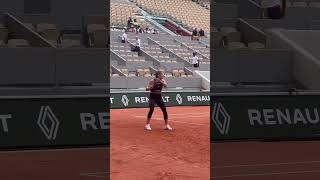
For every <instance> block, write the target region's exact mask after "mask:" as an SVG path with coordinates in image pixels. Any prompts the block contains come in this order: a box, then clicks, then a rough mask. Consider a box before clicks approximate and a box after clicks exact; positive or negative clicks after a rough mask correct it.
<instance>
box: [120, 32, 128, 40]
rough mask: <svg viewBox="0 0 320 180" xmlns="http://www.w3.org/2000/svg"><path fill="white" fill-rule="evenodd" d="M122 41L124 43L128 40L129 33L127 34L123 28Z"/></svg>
mask: <svg viewBox="0 0 320 180" xmlns="http://www.w3.org/2000/svg"><path fill="white" fill-rule="evenodd" d="M121 42H122V43H127V42H128V35H127V32H126V30H123V34H122V38H121Z"/></svg>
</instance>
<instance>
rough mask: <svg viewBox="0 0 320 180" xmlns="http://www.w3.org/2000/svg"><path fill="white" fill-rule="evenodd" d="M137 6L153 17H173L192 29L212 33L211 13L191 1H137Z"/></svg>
mask: <svg viewBox="0 0 320 180" xmlns="http://www.w3.org/2000/svg"><path fill="white" fill-rule="evenodd" d="M137 5H138V6H139V7H141V8H142V9H144V10H146V11H147V12H149V13H151V14H153V15H156V16H167V17H172V18H174V19H176V20H178V21H180V22H181V23H182V24H184V25H186V26H188V27H189V28H191V29H194V28H198V29H200V28H202V29H204V31H205V32H210V11H209V10H208V9H205V8H204V7H201V6H199V5H198V4H197V3H195V2H193V1H191V0H175V1H167V0H137Z"/></svg>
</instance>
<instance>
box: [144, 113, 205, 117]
mask: <svg viewBox="0 0 320 180" xmlns="http://www.w3.org/2000/svg"><path fill="white" fill-rule="evenodd" d="M168 114H169V115H170V116H186V115H207V116H208V117H210V113H181V114H180V113H179V114H177V113H168ZM142 115H144V114H141V115H139V116H142ZM154 116H160V115H154Z"/></svg>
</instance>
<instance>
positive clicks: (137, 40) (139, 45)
mask: <svg viewBox="0 0 320 180" xmlns="http://www.w3.org/2000/svg"><path fill="white" fill-rule="evenodd" d="M140 48H141V40H140V38H138V36H136V44H135V48H134V50H133V51H136V52H138V56H139V55H140Z"/></svg>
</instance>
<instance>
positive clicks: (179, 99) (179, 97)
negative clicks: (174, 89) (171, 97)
mask: <svg viewBox="0 0 320 180" xmlns="http://www.w3.org/2000/svg"><path fill="white" fill-rule="evenodd" d="M176 100H177V102H178V104H182V97H181V95H180V94H177V96H176Z"/></svg>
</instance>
